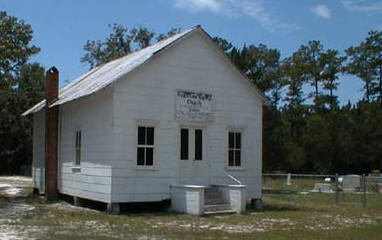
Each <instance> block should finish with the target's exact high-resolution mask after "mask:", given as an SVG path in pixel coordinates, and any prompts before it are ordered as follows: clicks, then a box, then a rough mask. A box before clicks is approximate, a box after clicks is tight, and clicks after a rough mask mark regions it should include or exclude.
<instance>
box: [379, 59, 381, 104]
mask: <svg viewBox="0 0 382 240" xmlns="http://www.w3.org/2000/svg"><path fill="white" fill-rule="evenodd" d="M379 103H380V104H381V106H382V65H379Z"/></svg>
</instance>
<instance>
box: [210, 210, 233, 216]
mask: <svg viewBox="0 0 382 240" xmlns="http://www.w3.org/2000/svg"><path fill="white" fill-rule="evenodd" d="M235 213H236V211H234V210H220V211H204V213H203V214H204V215H222V214H235Z"/></svg>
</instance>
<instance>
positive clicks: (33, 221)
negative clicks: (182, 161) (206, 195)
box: [0, 190, 382, 240]
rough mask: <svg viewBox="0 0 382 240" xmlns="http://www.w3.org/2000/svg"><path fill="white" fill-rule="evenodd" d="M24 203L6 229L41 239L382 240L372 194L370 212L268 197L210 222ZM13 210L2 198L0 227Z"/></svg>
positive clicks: (381, 209)
mask: <svg viewBox="0 0 382 240" xmlns="http://www.w3.org/2000/svg"><path fill="white" fill-rule="evenodd" d="M29 191H30V190H29ZM2 199H3V200H2ZM24 203H25V204H29V205H32V206H34V207H35V208H34V209H33V210H32V211H28V212H26V213H25V214H21V215H19V216H15V218H14V219H10V220H4V219H3V221H2V222H0V224H2V226H3V227H4V226H5V227H6V228H5V229H13V230H16V231H20V232H21V233H24V234H26V235H25V236H29V237H35V238H38V239H267V240H277V239H286V240H288V239H294V240H295V239H307V240H310V239H312V240H313V239H314V240H316V239H333V240H334V239H335V240H342V239H343V240H345V239H350V240H351V239H354V240H355V239H357V240H358V239H367V240H374V239H375V240H376V239H381V236H382V196H381V195H377V194H368V196H367V207H366V208H363V207H360V206H350V205H336V204H334V199H333V194H320V193H313V194H312V193H311V194H307V195H301V194H265V195H264V197H263V205H264V210H263V211H261V212H257V211H255V210H254V209H252V208H250V207H249V208H248V211H247V213H245V214H242V215H226V216H210V217H196V216H189V215H182V214H174V213H166V212H159V213H158V212H157V213H125V214H122V215H109V214H106V213H104V212H98V211H92V210H88V209H75V208H71V207H68V206H65V205H64V207H62V205H60V206H59V207H57V205H55V204H53V205H52V204H50V205H47V204H43V203H41V202H40V201H38V200H36V199H34V198H32V197H31V196H30V195H28V194H26V195H24ZM9 204H13V203H10V202H9V201H8V199H6V197H4V196H3V197H1V194H0V221H1V211H2V208H4V207H5V206H8V207H9V206H10V205H9ZM3 229H4V228H0V234H1V231H2V230H3ZM0 236H1V235H0ZM0 238H1V237H0Z"/></svg>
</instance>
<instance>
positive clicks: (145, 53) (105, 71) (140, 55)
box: [22, 25, 200, 116]
mask: <svg viewBox="0 0 382 240" xmlns="http://www.w3.org/2000/svg"><path fill="white" fill-rule="evenodd" d="M198 28H200V26H199V25H198V26H195V27H192V28H189V29H187V30H184V31H182V32H180V33H177V34H174V35H173V36H170V37H168V38H166V39H163V40H162V41H159V42H156V43H155V44H152V45H150V46H147V47H145V48H142V49H139V50H137V51H134V52H131V53H129V54H127V55H125V56H122V57H120V58H117V59H114V60H111V61H109V62H106V63H104V64H101V65H99V66H97V67H94V68H93V69H90V70H89V71H88V72H86V73H84V74H83V75H81V76H80V77H78V78H76V79H74V80H73V81H72V82H70V83H69V84H67V85H65V86H63V87H62V88H60V90H59V95H58V100H57V101H56V102H55V103H53V104H52V106H55V105H60V104H63V103H66V102H70V101H73V100H75V99H78V98H81V97H84V96H88V95H90V94H92V93H95V92H97V91H99V90H101V89H103V88H105V87H106V86H108V85H109V84H111V83H112V82H114V81H116V80H117V79H119V78H120V77H121V76H123V75H124V74H127V73H129V72H130V71H132V70H133V69H135V68H136V67H138V66H140V65H141V64H143V63H145V62H146V61H147V60H148V59H150V58H151V57H152V56H154V55H156V53H158V52H159V51H161V50H163V49H166V48H167V47H169V46H171V45H172V44H173V43H174V42H176V41H177V40H179V39H181V38H183V37H184V36H186V35H188V34H189V33H191V32H193V31H194V30H195V29H198ZM85 84H86V85H85ZM45 105H46V103H45V99H44V100H42V101H41V102H39V103H37V104H36V105H34V106H33V107H32V108H29V109H28V110H27V111H25V112H24V113H23V114H22V115H24V116H25V115H28V114H31V113H34V112H38V111H40V110H41V109H43V108H44V107H45Z"/></svg>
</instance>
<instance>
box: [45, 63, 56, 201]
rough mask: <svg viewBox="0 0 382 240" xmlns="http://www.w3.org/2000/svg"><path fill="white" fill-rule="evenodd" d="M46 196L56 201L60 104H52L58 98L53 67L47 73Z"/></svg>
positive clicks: (48, 199)
mask: <svg viewBox="0 0 382 240" xmlns="http://www.w3.org/2000/svg"><path fill="white" fill-rule="evenodd" d="M45 99H46V105H47V106H46V109H45V111H46V112H45V198H46V200H47V201H48V202H52V201H56V200H57V198H58V190H57V165H58V162H57V161H58V157H57V152H58V111H59V107H58V106H53V107H52V106H51V105H52V104H53V103H54V102H55V101H56V100H57V99H58V70H57V68H56V67H51V68H50V69H49V70H48V71H47V72H46V75H45Z"/></svg>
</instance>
